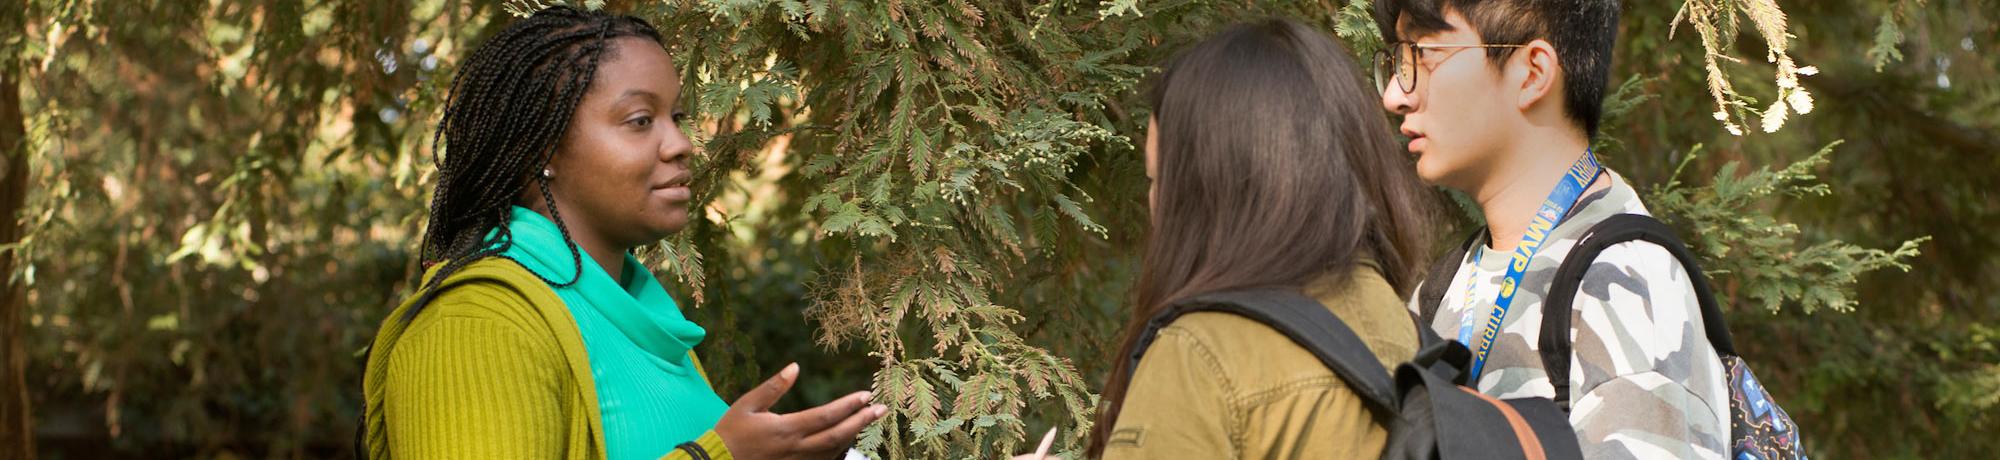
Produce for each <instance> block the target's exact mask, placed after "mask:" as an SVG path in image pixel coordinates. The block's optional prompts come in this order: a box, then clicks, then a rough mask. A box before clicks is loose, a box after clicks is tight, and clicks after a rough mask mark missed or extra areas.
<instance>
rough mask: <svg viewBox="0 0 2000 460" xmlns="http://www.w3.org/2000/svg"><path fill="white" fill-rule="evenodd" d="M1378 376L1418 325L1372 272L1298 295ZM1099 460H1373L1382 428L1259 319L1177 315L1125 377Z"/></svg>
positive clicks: (1412, 340) (1342, 386)
mask: <svg viewBox="0 0 2000 460" xmlns="http://www.w3.org/2000/svg"><path fill="white" fill-rule="evenodd" d="M1304 292H1305V294H1306V295H1307V296H1308V297H1312V298H1314V299H1317V300H1319V301H1320V303H1321V304H1323V305H1325V306H1326V308H1327V309H1328V310H1331V311H1333V313H1334V315H1335V316H1339V317H1340V319H1341V320H1342V321H1343V322H1345V323H1347V325H1348V327H1349V328H1351V329H1353V330H1354V332H1355V334H1356V335H1359V336H1360V337H1361V340H1362V342H1364V343H1366V344H1367V345H1368V348H1369V349H1370V350H1371V351H1373V352H1374V354H1375V356H1376V357H1377V358H1378V359H1380V360H1381V361H1382V365H1383V366H1384V367H1387V368H1390V369H1394V368H1395V365H1396V364H1398V363H1401V362H1403V361H1407V360H1409V359H1410V357H1411V356H1412V355H1414V354H1415V353H1416V349H1417V334H1416V324H1415V322H1414V321H1413V320H1411V319H1410V314H1409V312H1408V311H1407V310H1405V309H1404V307H1403V301H1402V300H1401V299H1400V298H1399V297H1398V296H1397V294H1396V291H1395V290H1394V289H1392V288H1391V287H1390V286H1389V283H1388V282H1387V281H1385V280H1384V279H1383V278H1382V276H1381V275H1380V274H1379V273H1377V272H1376V269H1375V268H1374V267H1373V266H1372V265H1365V264H1364V265H1361V266H1359V267H1358V268H1356V269H1354V270H1352V271H1351V272H1350V273H1349V277H1348V280H1347V281H1346V282H1345V283H1342V282H1341V281H1340V277H1335V276H1323V277H1321V278H1319V279H1317V280H1314V281H1313V282H1312V283H1309V284H1307V285H1306V286H1305V289H1304ZM1113 426H1114V428H1113V430H1112V434H1111V437H1110V439H1109V440H1108V442H1106V443H1105V450H1104V458H1105V459H1139V458H1144V459H1150V458H1213V459H1236V458H1310V459H1325V458H1371V459H1372V458H1379V457H1380V456H1381V455H1382V448H1383V445H1384V444H1385V443H1386V442H1387V439H1388V431H1387V430H1386V429H1385V428H1384V427H1383V426H1382V424H1381V423H1380V422H1379V421H1378V419H1377V418H1376V414H1375V413H1373V412H1371V411H1370V409H1369V408H1368V407H1367V406H1365V405H1364V403H1363V401H1362V399H1361V397H1360V396H1357V395H1355V394H1354V392H1353V390H1351V389H1349V388H1348V387H1347V384H1346V383H1344V382H1342V381H1341V379H1340V377H1338V376H1335V375H1334V374H1333V371H1331V370H1329V369H1327V368H1326V366H1325V365H1323V364H1321V363H1320V361H1319V359H1318V358H1315V357H1313V355H1312V353H1311V352H1309V351H1306V349H1305V348H1303V347H1300V346H1299V345H1298V344H1297V343H1294V342H1292V340H1291V339H1289V338H1286V337H1285V336H1284V335H1283V334H1281V333H1279V332H1277V331H1276V330H1273V329H1271V328H1269V327H1266V326H1264V325H1263V324H1262V323H1258V322H1256V321H1255V320H1251V319H1248V318H1244V317H1241V316H1237V315H1233V314H1228V313H1215V312H1203V313H1194V314H1189V315H1187V316H1183V317H1181V318H1180V319H1178V320H1176V321H1174V322H1173V323H1172V324H1169V325H1167V326H1166V327H1164V328H1161V329H1160V331H1159V336H1158V338H1157V339H1155V341H1154V342H1153V344H1152V346H1151V347H1150V348H1148V349H1147V350H1146V354H1145V355H1144V357H1143V358H1141V359H1140V361H1139V368H1138V369H1137V371H1135V372H1134V373H1133V375H1132V383H1131V387H1130V389H1128V390H1127V393H1126V396H1125V401H1124V408H1123V409H1122V410H1121V411H1120V414H1119V416H1118V422H1117V423H1116V424H1115V425H1113Z"/></svg>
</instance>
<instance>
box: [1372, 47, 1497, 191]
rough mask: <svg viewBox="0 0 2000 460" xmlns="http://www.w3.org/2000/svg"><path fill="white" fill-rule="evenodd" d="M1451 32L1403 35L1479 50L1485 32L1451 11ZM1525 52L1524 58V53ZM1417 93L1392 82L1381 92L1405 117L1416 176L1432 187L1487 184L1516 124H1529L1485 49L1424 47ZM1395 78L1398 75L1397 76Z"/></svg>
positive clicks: (1473, 188)
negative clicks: (1523, 121)
mask: <svg viewBox="0 0 2000 460" xmlns="http://www.w3.org/2000/svg"><path fill="white" fill-rule="evenodd" d="M1445 22H1447V23H1449V24H1451V26H1452V30H1449V31H1443V32H1435V33H1430V34H1426V35H1420V36H1413V35H1411V34H1408V33H1401V32H1402V31H1403V30H1407V29H1406V27H1407V25H1408V23H1409V21H1408V20H1407V19H1406V20H1403V21H1400V22H1399V23H1398V26H1397V27H1398V32H1399V33H1398V34H1397V35H1398V36H1400V37H1403V39H1404V40H1407V41H1413V42H1416V43H1418V44H1426V45H1474V44H1480V43H1481V42H1480V39H1479V34H1478V33H1477V32H1475V31H1474V30H1473V29H1472V26H1471V25H1470V24H1467V23H1466V21H1465V17H1464V16H1463V15H1460V14H1459V13H1458V12H1456V11H1446V12H1445ZM1517 54H1518V53H1517ZM1415 61H1416V73H1417V80H1416V85H1415V89H1414V90H1412V91H1407V92H1406V91H1404V90H1403V87H1402V86H1401V84H1400V83H1397V82H1390V83H1389V84H1387V85H1384V86H1385V89H1383V91H1382V107H1383V108H1385V109H1388V110H1389V111H1390V112H1394V113H1396V114H1399V115H1402V116H1403V124H1402V127H1401V131H1402V133H1403V135H1404V136H1407V137H1409V138H1410V144H1409V146H1408V149H1409V152H1410V154H1411V155H1416V156H1417V175H1418V176H1420V177H1423V178H1424V180H1425V181H1427V182H1430V183H1433V184H1437V185H1443V186H1446V187H1450V188H1453V189H1458V190H1460V191H1466V192H1473V191H1476V190H1478V189H1479V188H1480V187H1482V186H1483V185H1484V184H1485V183H1486V182H1487V177H1486V175H1488V174H1491V173H1492V172H1493V171H1494V165H1495V164H1496V163H1497V161H1498V160H1499V159H1498V158H1496V157H1497V156H1498V154H1499V153H1500V152H1502V151H1505V149H1504V148H1502V146H1503V145H1504V142H1505V141H1507V140H1508V136H1509V135H1510V133H1509V132H1510V131H1513V130H1512V129H1510V128H1508V127H1509V126H1514V125H1515V124H1516V122H1518V121H1520V120H1521V118H1522V114H1521V111H1520V110H1519V109H1518V107H1517V105H1516V104H1514V103H1513V101H1514V100H1515V99H1516V97H1514V94H1515V91H1507V87H1506V86H1507V85H1506V84H1505V83H1506V82H1505V80H1504V78H1503V74H1502V73H1501V72H1500V71H1499V70H1496V68H1495V67H1494V66H1493V65H1492V64H1489V63H1488V59H1487V57H1486V50H1484V49H1480V48H1442V49H1421V48H1419V49H1418V50H1417V52H1416V59H1415ZM1391 78H1394V77H1391Z"/></svg>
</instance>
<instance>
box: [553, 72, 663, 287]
mask: <svg viewBox="0 0 2000 460" xmlns="http://www.w3.org/2000/svg"><path fill="white" fill-rule="evenodd" d="M609 46H610V47H611V48H610V49H607V50H606V53H605V54H604V56H603V58H601V59H600V61H599V64H598V68H597V74H596V76H595V77H594V78H593V81H592V82H591V84H590V89H589V90H588V92H586V93H585V94H584V96H583V100H582V101H580V102H579V103H578V104H577V107H576V114H575V116H574V117H573V119H572V120H570V127H569V132H568V133H566V134H565V135H564V136H563V140H562V143H561V145H560V146H558V147H557V151H556V155H555V158H553V159H551V160H550V161H549V170H550V172H551V173H553V174H554V178H553V179H552V180H551V182H550V184H549V186H550V187H551V191H552V192H554V194H555V201H556V205H557V206H558V207H559V209H558V212H560V213H561V214H562V217H563V220H564V222H565V223H566V224H568V225H569V226H570V229H571V231H572V232H576V233H581V234H584V235H589V236H594V237H596V238H597V239H601V240H603V243H608V244H610V245H612V246H615V247H617V248H630V247H634V246H639V245H644V244H650V243H652V242H654V241H658V240H659V239H661V238H664V237H666V236H667V235H668V234H671V233H673V232H676V231H680V229H681V228H682V227H685V226H687V223H688V201H689V199H690V198H692V194H691V192H690V191H689V188H688V181H689V179H690V178H691V177H692V171H690V170H689V169H688V155H689V154H690V153H691V152H692V151H693V145H692V144H691V143H690V142H689V141H688V138H687V135H686V134H683V133H682V132H681V129H680V125H679V123H678V120H679V119H680V118H682V115H681V113H680V112H679V111H678V110H677V109H676V108H677V107H678V106H679V104H680V91H681V85H680V78H679V76H678V75H677V74H675V73H674V66H673V62H672V60H671V59H669V58H668V56H667V52H666V50H664V49H662V48H661V47H660V45H659V44H658V43H655V42H653V41H652V40H649V39H644V38H636V37H625V38H618V39H615V40H613V42H612V43H610V44H609ZM540 201H541V200H539V199H536V200H532V201H531V202H540Z"/></svg>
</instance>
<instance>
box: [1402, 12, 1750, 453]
mask: <svg viewBox="0 0 2000 460" xmlns="http://www.w3.org/2000/svg"><path fill="white" fill-rule="evenodd" d="M1618 14H1619V6H1618V1H1617V0H1484V1H1481V0H1376V3H1375V18H1376V23H1377V24H1378V25H1379V26H1380V28H1381V30H1382V31H1383V35H1384V39H1385V41H1386V42H1388V43H1390V46H1389V47H1388V48H1387V50H1386V51H1384V52H1382V53H1379V54H1378V55H1377V56H1376V71H1375V75H1376V84H1377V85H1378V89H1380V90H1381V91H1382V105H1383V107H1384V108H1386V109H1388V110H1389V111H1390V112H1394V113H1395V114H1397V115H1401V118H1402V125H1401V131H1402V134H1403V135H1404V136H1407V137H1409V139H1410V141H1409V146H1408V148H1409V152H1410V154H1411V155H1415V156H1416V169H1417V174H1418V175H1420V176H1422V177H1423V178H1424V179H1425V180H1426V181H1429V182H1431V183H1433V184H1437V185H1441V186H1444V187H1448V188H1452V189H1455V190H1458V191H1461V192H1464V193H1465V194H1467V195H1469V196H1471V197H1472V198H1473V199H1474V200H1475V201H1477V202H1478V204H1479V208H1480V211H1481V212H1482V213H1483V214H1484V217H1485V220H1486V222H1487V231H1486V233H1485V234H1484V235H1479V236H1477V237H1475V238H1474V241H1473V242H1472V243H1470V247H1471V248H1470V250H1468V251H1466V255H1465V257H1464V258H1463V259H1459V260H1456V261H1451V262H1455V263H1454V264H1452V265H1446V266H1445V267H1446V268H1445V270H1452V269H1453V265H1455V269H1456V271H1455V272H1453V273H1442V274H1434V275H1433V276H1432V278H1431V279H1433V280H1443V279H1446V278H1445V277H1444V275H1450V277H1449V278H1448V279H1449V282H1450V283H1451V284H1450V285H1448V286H1444V288H1445V289H1444V290H1443V291H1442V292H1443V299H1442V301H1440V302H1438V303H1437V304H1436V305H1428V306H1427V305H1420V304H1419V303H1420V301H1417V300H1413V301H1412V304H1411V305H1410V308H1411V310H1412V311H1414V312H1418V313H1419V314H1420V315H1421V314H1422V312H1424V311H1426V310H1427V309H1429V310H1434V312H1435V313H1434V316H1433V318H1434V319H1433V320H1431V322H1430V323H1429V324H1428V326H1430V327H1431V328H1432V330H1434V331H1436V332H1437V333H1438V334H1439V335H1440V336H1441V337H1443V338H1446V339H1457V340H1458V341H1459V342H1461V343H1464V344H1466V346H1467V347H1468V348H1471V349H1472V350H1473V364H1472V371H1473V372H1474V375H1473V376H1472V380H1473V383H1472V386H1474V387H1476V388H1477V389H1478V390H1479V391H1480V392H1482V393H1486V394H1488V395H1492V396H1495V397H1500V398H1519V397H1549V398H1558V401H1556V402H1557V403H1558V404H1560V405H1564V407H1566V408H1568V409H1569V411H1570V413H1569V419H1570V423H1571V425H1573V426H1574V427H1575V428H1576V433H1577V436H1578V438H1579V440H1580V441H1581V443H1582V445H1583V448H1584V454H1585V456H1586V457H1588V458H1721V457H1724V456H1725V455H1726V454H1727V452H1729V446H1728V445H1727V443H1728V442H1729V439H1730V427H1729V423H1728V421H1727V420H1728V419H1727V417H1728V416H1729V401H1728V396H1729V392H1728V391H1727V388H1726V387H1725V383H1724V374H1723V366H1722V362H1721V360H1720V358H1719V357H1718V356H1717V354H1716V352H1715V349H1714V348H1713V347H1712V346H1710V344H1709V342H1708V341H1707V339H1706V336H1705V335H1704V332H1703V331H1704V329H1703V322H1702V318H1701V314H1700V309H1699V307H1698V305H1697V303H1696V297H1695V295H1694V287H1693V285H1692V284H1690V282H1689V280H1688V274H1687V272H1686V271H1685V269H1684V268H1683V267H1682V266H1681V264H1680V263H1678V262H1677V261H1676V260H1675V259H1674V257H1673V256H1672V255H1671V254H1670V253H1669V252H1667V250H1666V249H1664V248H1661V247H1659V246H1656V245H1653V244H1651V243H1644V242H1631V243H1623V244H1619V245H1616V246H1612V247H1610V248H1608V249H1606V250H1605V251H1604V252H1603V253H1602V254H1601V255H1600V256H1599V257H1598V258H1597V259H1596V260H1595V261H1594V263H1592V264H1591V265H1590V269H1589V270H1588V271H1587V273H1586V274H1585V276H1584V281H1583V284H1582V288H1581V289H1580V290H1579V291H1578V292H1577V293H1576V298H1575V301H1574V303H1573V304H1572V305H1573V306H1574V309H1573V310H1572V318H1571V320H1570V324H1571V325H1572V327H1571V328H1570V330H1569V331H1543V330H1541V327H1540V326H1541V324H1542V305H1541V304H1542V300H1543V299H1545V298H1546V297H1547V296H1548V294H1549V292H1548V291H1549V289H1550V286H1551V284H1552V282H1553V279H1554V275H1555V271H1556V267H1557V266H1559V265H1561V263H1562V261H1563V258H1564V256H1565V255H1567V254H1568V253H1569V252H1570V249H1571V248H1572V247H1574V246H1575V244H1576V243H1577V241H1579V240H1580V239H1581V238H1582V237H1583V233H1584V231H1585V230H1586V229H1589V228H1590V227H1591V226H1592V225H1595V224H1597V223H1598V222H1601V221H1603V220H1604V219H1605V218H1608V217H1610V216H1613V215H1617V214H1627V213H1630V214H1646V213H1647V211H1646V207H1645V205H1644V204H1642V203H1640V201H1639V196H1638V193H1637V192H1636V191H1635V190H1634V188H1633V187H1632V186H1631V185H1630V184H1629V183H1627V182H1626V181H1625V179H1624V178H1623V177H1621V176H1619V175H1618V174H1616V173H1613V172H1611V171H1609V170H1606V169H1604V168H1603V167H1602V166H1600V165H1599V164H1598V163H1597V161H1596V158H1595V156H1594V155H1592V154H1591V153H1590V151H1589V148H1590V140H1591V139H1592V138H1593V137H1594V136H1596V135H1597V126H1598V118H1599V117H1600V115H1601V113H1602V109H1601V103H1602V101H1603V99H1604V92H1605V86H1606V80H1607V79H1608V75H1607V74H1608V73H1609V70H1610V64H1611V51H1612V45H1613V43H1614V42H1615V41H1616V36H1617V27H1618ZM1426 287H1427V288H1435V287H1434V286H1426ZM1412 297H1422V296H1412ZM1555 333H1568V334H1570V337H1571V343H1572V348H1571V350H1572V352H1573V355H1572V356H1571V359H1570V360H1569V361H1570V369H1568V370H1567V373H1568V376H1567V378H1566V379H1565V380H1567V384H1568V385H1567V387H1568V393H1567V396H1566V397H1559V396H1558V394H1557V392H1556V385H1552V384H1551V382H1550V380H1549V373H1548V371H1547V370H1545V369H1544V368H1543V364H1542V363H1543V361H1542V357H1541V354H1540V350H1539V347H1540V345H1539V339H1540V337H1541V334H1555ZM1441 435H1443V436H1450V435H1451V434H1450V433H1441Z"/></svg>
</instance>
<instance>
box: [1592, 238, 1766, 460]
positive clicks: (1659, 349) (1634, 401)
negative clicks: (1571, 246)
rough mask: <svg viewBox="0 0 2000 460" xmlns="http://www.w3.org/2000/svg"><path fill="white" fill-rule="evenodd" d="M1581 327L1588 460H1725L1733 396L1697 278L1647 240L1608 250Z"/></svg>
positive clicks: (1596, 272) (1600, 259) (1597, 270)
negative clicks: (1711, 339) (1708, 331)
mask: <svg viewBox="0 0 2000 460" xmlns="http://www.w3.org/2000/svg"><path fill="white" fill-rule="evenodd" d="M1574 307H1575V308H1574V310H1573V311H1572V312H1571V314H1572V315H1575V316H1574V317H1573V318H1572V319H1571V321H1572V324H1574V325H1575V327H1574V328H1573V329H1572V333H1573V334H1574V335H1573V336H1572V343H1573V346H1574V353H1575V355H1574V359H1572V360H1571V362H1570V391H1571V400H1572V405H1571V410H1570V424H1571V425H1573V426H1575V427H1576V431H1577V437H1578V439H1579V441H1580V442H1581V443H1582V445H1583V453H1584V457H1585V458H1591V459H1622V458H1715V459H1720V458H1724V457H1725V456H1726V454H1727V453H1728V451H1729V446H1728V440H1729V424H1728V422H1727V419H1726V417H1727V416H1728V415H1729V407H1728V405H1729V399H1728V392H1727V389H1726V388H1725V385H1726V384H1724V383H1723V381H1724V379H1723V369H1722V362H1721V360H1720V358H1719V357H1718V356H1717V355H1716V352H1715V349H1714V348H1713V347H1712V346H1710V345H1709V343H1708V339H1707V337H1706V335H1705V334H1704V332H1703V331H1704V329H1703V326H1702V318H1701V313H1700V312H1701V310H1700V308H1699V305H1698V304H1697V300H1696V298H1695V295H1694V288H1693V285H1692V284H1691V283H1689V281H1688V279H1687V272H1686V271H1685V270H1684V269H1683V268H1682V267H1681V265H1680V263H1679V262H1678V261H1676V260H1675V259H1674V257H1673V255H1671V254H1669V253H1668V252H1667V250H1666V249H1664V248H1661V247H1659V246H1655V245H1653V244H1651V243H1645V242H1631V243H1624V244H1620V245H1616V246H1612V247H1610V248H1607V249H1606V250H1605V251H1604V252H1603V254H1601V255H1599V256H1598V258H1597V260H1596V262H1595V263H1594V264H1592V265H1591V267H1590V270H1589V271H1588V272H1587V273H1586V274H1585V275H1584V281H1583V285H1582V287H1581V288H1580V289H1579V292H1578V293H1577V296H1576V303H1575V304H1574Z"/></svg>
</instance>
